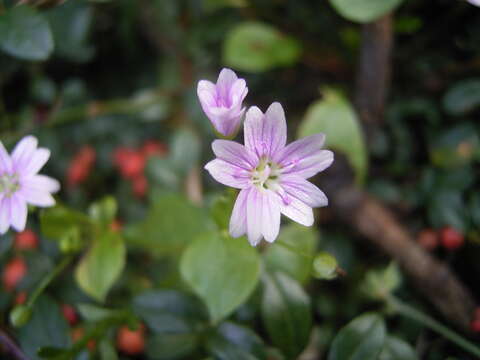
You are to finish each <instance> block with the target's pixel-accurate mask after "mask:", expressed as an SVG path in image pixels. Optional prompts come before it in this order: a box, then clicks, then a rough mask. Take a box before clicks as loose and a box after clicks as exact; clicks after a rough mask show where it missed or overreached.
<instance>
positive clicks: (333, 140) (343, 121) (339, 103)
mask: <svg viewBox="0 0 480 360" xmlns="http://www.w3.org/2000/svg"><path fill="white" fill-rule="evenodd" d="M317 133H324V134H325V135H326V143H325V144H326V145H325V146H326V147H327V148H331V149H333V150H338V151H341V152H342V153H343V154H344V155H345V156H346V157H347V159H348V161H349V162H350V164H351V165H352V167H353V169H354V170H355V173H356V178H357V181H358V182H363V180H364V179H365V175H366V172H367V164H368V157H367V150H366V145H365V140H364V138H363V133H362V129H361V127H360V123H359V121H358V118H357V115H356V114H355V112H354V110H353V108H352V106H351V105H350V103H349V102H348V100H347V99H345V98H344V97H343V96H342V95H341V94H340V93H338V92H337V91H334V90H331V89H327V90H325V91H324V98H323V99H322V100H319V101H316V102H315V103H313V104H312V105H310V107H309V108H308V110H307V113H306V114H305V117H304V118H303V121H302V123H301V124H300V127H299V131H298V137H305V136H309V135H313V134H317Z"/></svg>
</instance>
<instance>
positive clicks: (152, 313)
mask: <svg viewBox="0 0 480 360" xmlns="http://www.w3.org/2000/svg"><path fill="white" fill-rule="evenodd" d="M133 309H134V311H135V313H136V314H137V315H138V316H139V317H140V318H142V319H143V321H145V323H146V324H147V326H148V327H149V328H150V329H151V330H152V331H154V332H161V333H164V332H166V331H168V332H176V333H189V332H193V331H194V329H195V328H196V327H197V326H199V325H201V324H205V323H207V322H208V313H207V309H206V308H205V307H204V305H203V304H202V303H201V302H200V301H199V300H198V299H197V298H196V297H193V296H191V295H187V294H184V293H182V292H179V291H176V290H150V291H146V292H144V293H141V294H139V295H137V296H136V297H135V298H134V299H133Z"/></svg>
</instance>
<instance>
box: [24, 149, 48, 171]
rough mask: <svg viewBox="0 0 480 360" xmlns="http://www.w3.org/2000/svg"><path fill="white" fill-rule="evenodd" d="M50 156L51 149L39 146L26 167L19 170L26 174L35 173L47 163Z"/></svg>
mask: <svg viewBox="0 0 480 360" xmlns="http://www.w3.org/2000/svg"><path fill="white" fill-rule="evenodd" d="M49 158H50V150H48V149H45V148H38V149H37V150H35V152H34V153H33V156H32V157H31V158H30V161H29V162H28V163H27V164H26V165H25V168H22V169H18V171H19V173H20V174H22V175H24V176H28V175H35V174H36V173H38V172H39V171H40V169H41V168H42V167H43V166H44V165H45V164H46V163H47V161H48V159H49Z"/></svg>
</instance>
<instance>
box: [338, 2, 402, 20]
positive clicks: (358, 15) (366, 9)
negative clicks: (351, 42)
mask: <svg viewBox="0 0 480 360" xmlns="http://www.w3.org/2000/svg"><path fill="white" fill-rule="evenodd" d="M402 1H403V0H330V4H332V6H333V8H334V9H335V10H337V12H338V13H339V14H340V15H342V16H343V17H345V18H346V19H348V20H351V21H355V22H359V23H368V22H372V21H374V20H376V19H378V18H380V17H382V16H383V15H385V14H387V13H389V12H391V11H393V10H394V9H395V8H396V7H398V6H399V5H400V4H401V3H402Z"/></svg>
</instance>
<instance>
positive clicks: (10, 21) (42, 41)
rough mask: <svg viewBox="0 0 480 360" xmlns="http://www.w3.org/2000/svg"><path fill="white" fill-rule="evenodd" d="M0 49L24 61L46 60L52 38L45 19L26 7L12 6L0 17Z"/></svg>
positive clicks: (51, 45)
mask: <svg viewBox="0 0 480 360" xmlns="http://www.w3.org/2000/svg"><path fill="white" fill-rule="evenodd" d="M0 48H1V49H2V50H3V51H5V52H6V53H7V54H10V55H12V56H15V57H17V58H20V59H24V60H33V61H39V60H46V59H47V58H48V57H49V56H50V54H51V53H52V51H53V37H52V33H51V31H50V26H49V24H48V22H47V20H45V18H44V17H43V16H42V15H41V14H39V13H37V12H36V11H35V10H34V9H32V8H30V7H28V6H14V7H12V8H10V9H9V10H8V11H7V13H6V14H4V15H2V16H0Z"/></svg>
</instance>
